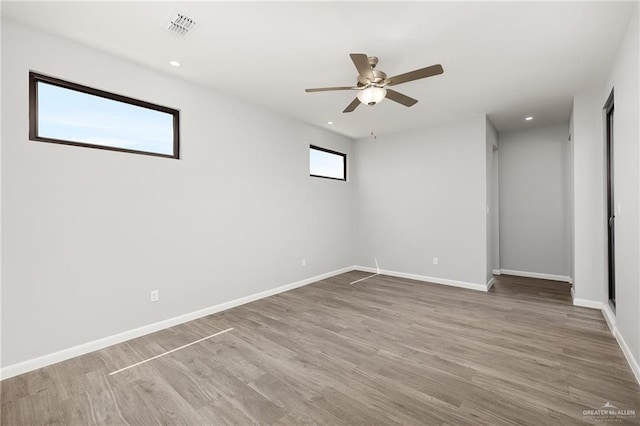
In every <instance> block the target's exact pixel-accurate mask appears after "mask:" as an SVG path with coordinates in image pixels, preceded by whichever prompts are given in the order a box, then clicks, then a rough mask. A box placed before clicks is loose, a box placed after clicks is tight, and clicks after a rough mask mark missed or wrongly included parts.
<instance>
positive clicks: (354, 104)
mask: <svg viewBox="0 0 640 426" xmlns="http://www.w3.org/2000/svg"><path fill="white" fill-rule="evenodd" d="M358 105H360V99H358V98H355V99H354V100H353V102H351V103H350V104H349V106H348V107H346V108H345V109H344V111H342V112H351V111H353V110H354V109H356V108H358Z"/></svg>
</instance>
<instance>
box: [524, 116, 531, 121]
mask: <svg viewBox="0 0 640 426" xmlns="http://www.w3.org/2000/svg"><path fill="white" fill-rule="evenodd" d="M524 119H525V120H527V121H531V120H533V117H531V116H529V117H525V118H524Z"/></svg>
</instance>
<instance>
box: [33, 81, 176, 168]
mask: <svg viewBox="0 0 640 426" xmlns="http://www.w3.org/2000/svg"><path fill="white" fill-rule="evenodd" d="M179 114H180V113H179V112H178V111H177V110H175V109H171V108H167V107H163V106H160V105H155V104H151V103H149V102H144V101H140V100H137V99H133V98H128V97H126V96H121V95H116V94H113V93H109V92H105V91H102V90H98V89H93V88H91V87H86V86H81V85H79V84H75V83H70V82H68V81H64V80H60V79H57V78H53V77H48V76H45V75H41V74H37V73H34V72H30V73H29V139H30V140H34V141H40V142H52V143H60V144H65V145H75V146H82V147H88V148H99V149H107V150H112V151H122V152H129V153H134V154H147V155H155V156H159V157H169V158H179V156H180V131H179V126H180V124H179Z"/></svg>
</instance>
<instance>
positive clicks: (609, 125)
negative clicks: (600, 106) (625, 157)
mask: <svg viewBox="0 0 640 426" xmlns="http://www.w3.org/2000/svg"><path fill="white" fill-rule="evenodd" d="M604 112H605V135H606V141H605V143H606V173H607V266H608V268H607V269H608V271H609V273H608V283H609V295H608V296H609V303H610V304H611V306H612V307H613V308H614V309H615V307H616V268H615V259H616V257H615V225H616V222H615V219H616V215H615V213H616V210H615V209H616V207H615V201H614V193H613V188H614V185H613V138H614V101H613V90H612V91H611V94H610V95H609V99H607V102H606V103H605V105H604Z"/></svg>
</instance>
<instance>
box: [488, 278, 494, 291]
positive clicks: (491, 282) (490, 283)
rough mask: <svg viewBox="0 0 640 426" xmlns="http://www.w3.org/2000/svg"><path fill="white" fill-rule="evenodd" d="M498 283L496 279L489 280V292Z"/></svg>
mask: <svg viewBox="0 0 640 426" xmlns="http://www.w3.org/2000/svg"><path fill="white" fill-rule="evenodd" d="M495 282H496V279H495V278H493V277H491V279H490V280H489V282H488V283H487V291H489V289H491V287H493V284H494V283H495Z"/></svg>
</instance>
